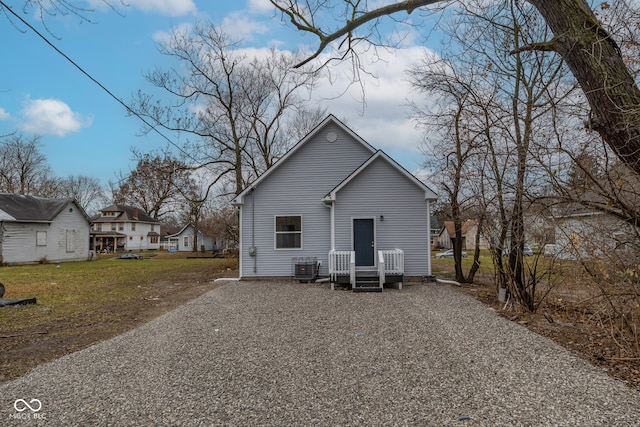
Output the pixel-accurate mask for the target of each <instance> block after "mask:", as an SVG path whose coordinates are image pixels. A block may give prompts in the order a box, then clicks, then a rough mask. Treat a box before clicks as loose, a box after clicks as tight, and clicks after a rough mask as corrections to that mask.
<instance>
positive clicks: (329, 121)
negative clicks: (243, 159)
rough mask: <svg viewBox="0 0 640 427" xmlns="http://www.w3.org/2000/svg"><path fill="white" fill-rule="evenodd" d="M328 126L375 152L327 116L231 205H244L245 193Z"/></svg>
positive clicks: (345, 126)
mask: <svg viewBox="0 0 640 427" xmlns="http://www.w3.org/2000/svg"><path fill="white" fill-rule="evenodd" d="M329 124H334V125H336V126H338V127H339V128H340V129H342V130H343V131H344V132H346V133H347V134H348V135H349V136H351V137H352V138H353V139H354V140H355V141H356V142H359V143H360V144H362V145H363V146H364V147H366V148H367V149H368V150H369V151H371V153H372V154H374V153H375V152H376V149H375V148H373V146H371V144H369V143H368V142H367V141H365V140H364V139H362V138H361V137H360V136H359V135H358V134H356V133H355V132H354V131H353V130H351V129H349V127H347V125H345V124H344V123H342V122H341V121H340V120H338V119H337V118H336V117H335V116H334V115H333V114H329V116H327V118H326V119H324V120H323V121H322V122H321V123H320V124H319V125H318V126H316V127H315V128H313V129H312V130H311V132H309V133H308V134H307V135H306V136H305V137H304V138H302V139H301V140H300V141H299V142H298V143H297V144H296V145H294V146H293V147H291V149H290V150H289V151H287V152H286V153H285V155H284V156H282V157H281V158H280V159H279V160H278V161H277V162H276V163H275V164H274V165H273V166H272V167H270V168H269V169H267V170H266V171H265V172H264V173H263V174H262V175H260V176H259V177H258V179H256V180H255V181H254V182H253V183H252V184H251V185H249V186H247V188H245V189H244V190H243V191H242V192H241V193H240V194H238V195H237V196H236V197H235V198H234V199H233V200H232V201H231V204H234V205H241V204H243V203H244V196H245V195H246V194H247V193H249V192H250V191H253V190H254V189H255V188H256V187H257V186H258V184H260V182H262V181H263V180H264V179H265V178H266V177H268V176H269V175H271V174H272V173H273V171H275V170H276V169H278V167H279V166H281V165H282V164H283V163H284V162H286V160H287V159H288V158H289V157H291V156H292V155H293V154H294V153H295V152H297V151H298V150H300V148H301V147H303V146H304V145H305V144H307V143H308V142H309V141H310V140H312V139H313V137H314V136H316V135H317V134H318V133H319V132H320V131H322V129H324V128H325V127H326V126H328V125H329Z"/></svg>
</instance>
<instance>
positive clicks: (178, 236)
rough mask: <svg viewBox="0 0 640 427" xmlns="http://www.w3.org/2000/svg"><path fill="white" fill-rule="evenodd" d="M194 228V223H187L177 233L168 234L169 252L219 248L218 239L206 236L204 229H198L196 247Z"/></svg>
mask: <svg viewBox="0 0 640 427" xmlns="http://www.w3.org/2000/svg"><path fill="white" fill-rule="evenodd" d="M193 237H194V228H193V226H192V225H185V226H184V227H182V230H180V231H179V232H177V233H175V234H169V235H167V236H166V239H167V249H168V250H169V252H191V251H194V250H196V251H200V250H205V251H212V250H214V249H217V247H216V241H215V240H214V238H213V237H211V236H205V235H204V234H203V233H202V231H200V230H198V239H197V245H198V247H197V248H195V249H194V247H193V244H194V241H193Z"/></svg>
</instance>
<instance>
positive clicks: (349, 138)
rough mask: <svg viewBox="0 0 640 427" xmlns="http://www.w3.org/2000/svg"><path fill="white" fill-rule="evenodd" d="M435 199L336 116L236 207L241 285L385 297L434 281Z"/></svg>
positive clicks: (240, 197)
mask: <svg viewBox="0 0 640 427" xmlns="http://www.w3.org/2000/svg"><path fill="white" fill-rule="evenodd" d="M435 199H436V195H435V193H434V192H433V191H432V190H431V189H430V188H429V187H427V186H426V185H425V184H424V183H423V182H422V181H420V180H419V179H417V178H416V177H415V176H414V175H412V174H411V173H409V172H408V171H407V170H406V169H404V168H403V167H402V166H400V165H399V164H398V163H397V162H396V161H395V160H393V159H392V158H390V157H389V156H388V155H387V154H386V153H384V152H383V151H381V150H376V149H375V148H374V147H373V146H371V145H370V144H369V143H367V142H366V141H364V140H363V139H362V138H361V137H360V136H358V135H357V134H356V133H354V132H353V131H352V130H351V129H349V128H348V127H347V126H346V125H345V124H344V123H342V122H341V121H339V120H338V119H336V118H335V117H334V116H329V117H327V118H326V119H325V120H324V121H323V122H322V123H321V124H320V125H318V126H317V127H316V128H315V129H314V130H313V131H312V132H310V133H309V134H308V135H307V136H306V137H305V138H303V139H302V140H301V141H300V142H298V143H297V144H296V145H295V146H294V147H293V148H292V149H291V150H289V151H288V152H287V153H286V154H285V155H284V156H283V157H282V158H281V159H280V160H279V161H278V162H277V163H276V164H275V165H274V166H273V167H271V168H270V169H269V170H267V171H266V172H265V173H264V174H262V175H261V176H260V177H259V178H258V179H257V180H256V181H255V182H254V183H253V184H252V185H250V186H249V187H247V188H246V189H245V190H244V191H243V192H242V193H240V194H239V195H238V196H237V197H236V198H235V199H234V200H233V204H234V205H235V206H237V207H238V209H239V211H240V217H239V220H240V248H239V249H240V250H239V252H240V255H239V256H240V276H241V278H242V279H255V278H264V277H291V276H293V277H296V278H299V277H298V274H300V277H302V278H314V277H315V276H325V277H329V278H330V280H331V282H332V283H345V284H347V285H349V286H351V288H352V289H354V290H357V289H366V290H382V288H383V286H384V284H385V283H393V282H395V283H400V284H401V283H402V282H403V281H406V280H410V279H411V278H419V279H420V280H422V277H423V276H429V275H431V263H430V255H431V247H430V239H431V236H430V230H431V226H430V208H431V203H432V202H433V201H435Z"/></svg>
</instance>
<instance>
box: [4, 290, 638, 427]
mask: <svg viewBox="0 0 640 427" xmlns="http://www.w3.org/2000/svg"><path fill="white" fill-rule="evenodd" d="M19 399H23V400H19ZM32 399H37V401H35V400H32ZM24 402H27V403H29V404H30V406H31V407H33V408H34V409H38V406H40V407H41V408H40V410H39V411H38V412H34V411H32V410H31V409H29V408H28V407H27V406H26V405H25V404H24ZM38 403H40V405H38ZM20 410H22V411H20ZM639 422H640V394H639V393H638V392H637V391H634V390H632V389H630V388H627V387H626V386H625V385H624V384H623V383H621V382H619V381H616V380H614V379H612V378H609V377H608V376H607V375H605V374H604V373H603V372H601V371H599V370H598V369H596V368H594V367H592V366H591V365H589V364H588V363H586V362H585V361H583V360H581V359H579V358H577V357H575V356H573V355H571V354H570V353H569V352H568V351H566V350H564V349H563V348H561V347H559V346H557V345H556V344H555V343H553V342H552V341H550V340H548V339H546V338H543V337H540V336H538V335H535V334H533V333H531V332H529V331H528V330H527V329H526V328H524V327H522V326H520V325H517V324H515V323H512V322H509V321H508V320H506V319H503V318H501V317H499V316H498V315H497V314H495V312H493V311H491V310H489V309H487V308H486V307H485V306H484V305H482V304H481V303H479V302H477V301H475V300H474V299H472V298H471V297H469V296H467V295H464V294H462V293H459V292H457V291H456V290H455V289H453V288H450V287H448V286H441V285H435V284H415V285H409V286H405V287H404V288H403V289H402V290H396V289H390V290H385V292H383V293H352V292H349V291H338V290H336V291H333V292H332V291H331V290H330V289H329V285H328V284H322V285H318V284H298V283H294V282H286V283H259V282H233V283H229V284H227V285H225V286H222V287H220V288H217V289H215V290H213V291H211V292H209V293H208V294H206V295H204V296H202V297H200V298H198V299H196V300H193V301H191V302H190V303H187V304H185V305H184V306H182V307H180V308H179V309H177V310H175V311H172V312H170V313H168V314H166V315H164V316H162V317H160V318H157V319H155V320H153V321H151V322H149V323H147V324H145V325H143V326H142V327H140V328H137V329H135V330H133V331H130V332H128V333H126V334H123V335H121V336H118V337H116V338H114V339H111V340H109V341H105V342H103V343H100V344H98V345H95V346H93V347H91V348H88V349H86V350H83V351H79V352H77V353H74V354H71V355H68V356H65V357H63V358H61V359H59V360H57V361H55V362H53V363H49V364H46V365H42V366H40V367H39V368H37V369H35V370H33V371H32V372H31V373H29V374H28V375H26V376H24V377H22V378H19V379H17V380H15V381H11V382H8V383H5V384H2V385H0V425H4V426H9V425H49V426H126V425H132V426H134V425H135V426H138V425H145V426H146V425H154V426H162V425H166V426H182V425H184V426H192V425H193V426H212V425H225V426H253V425H260V426H268V425H273V426H307V425H320V426H340V425H363V426H546V425H552V426H565V425H566V426H576V425H580V426H604V425H606V426H632V425H638V423H639Z"/></svg>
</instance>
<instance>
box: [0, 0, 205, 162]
mask: <svg viewBox="0 0 640 427" xmlns="http://www.w3.org/2000/svg"><path fill="white" fill-rule="evenodd" d="M0 6H2V7H3V8H4V9H5V10H6V11H8V12H9V13H10V14H11V15H13V16H15V17H16V18H17V19H18V20H19V21H20V22H22V23H23V24H24V25H25V26H26V27H27V28H29V29H30V30H31V31H33V32H34V33H35V34H36V35H37V36H38V37H40V38H41V39H42V40H43V41H44V42H45V43H46V44H48V45H49V46H50V47H51V48H52V49H53V50H55V51H56V52H57V53H58V54H60V55H61V56H62V57H63V58H64V59H66V60H67V61H68V62H69V63H71V65H73V66H74V67H76V68H77V69H78V70H79V71H80V72H81V73H82V74H84V75H85V76H87V77H88V78H89V80H91V81H92V82H93V83H95V84H96V85H98V87H100V89H102V90H103V91H105V92H106V93H107V94H108V95H109V96H110V97H111V98H113V99H115V100H116V102H118V103H119V104H120V105H122V106H123V107H124V108H125V109H126V110H127V112H129V113H131V114H132V115H134V116H136V117H137V118H138V119H140V120H141V121H142V122H143V123H144V124H145V125H147V126H148V127H149V129H152V130H153V131H154V132H155V133H157V134H158V135H160V136H161V137H162V138H163V139H165V140H166V141H167V142H168V143H169V144H171V145H173V146H174V147H175V148H177V149H178V150H179V151H180V152H181V153H182V154H184V155H185V156H187V157H189V158H191V160H194V161H195V159H193V158H192V156H191V155H190V154H189V153H187V152H186V151H184V150H183V149H182V148H181V147H180V146H179V145H178V144H176V143H175V142H173V141H172V140H171V138H169V137H168V136H166V135H165V134H163V133H162V132H160V131H159V130H158V129H157V127H156V126H155V125H152V124H151V123H149V121H147V119H145V118H144V117H143V116H141V115H140V114H138V113H137V112H136V111H134V110H133V109H132V108H131V107H129V105H127V104H126V103H125V102H124V101H123V100H121V99H120V98H118V97H117V96H116V95H115V94H114V93H113V92H111V91H110V90H109V89H108V88H107V87H106V86H104V85H103V84H102V83H100V82H99V81H98V80H97V79H96V78H94V77H93V76H92V75H91V74H89V73H88V72H87V71H86V70H85V69H84V68H82V67H81V66H80V65H78V64H77V63H76V62H75V61H74V60H73V59H71V58H70V57H69V56H68V55H67V54H65V53H64V52H62V51H61V50H60V49H59V48H58V47H57V46H55V45H54V44H53V43H52V42H51V41H50V40H49V39H48V38H46V37H45V36H44V35H43V34H42V33H41V32H40V31H38V30H37V29H36V28H35V27H34V26H33V25H31V24H29V23H28V22H27V21H25V20H24V19H23V18H22V17H21V16H20V15H18V14H17V13H16V12H14V11H13V9H11V8H10V7H9V6H7V4H6V3H5V2H4V1H3V0H0Z"/></svg>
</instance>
